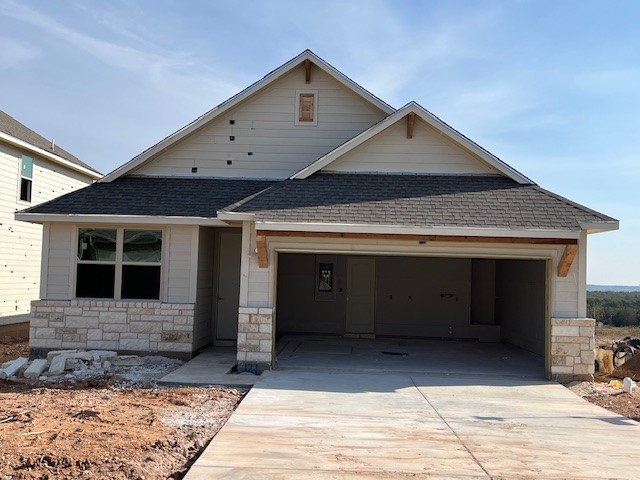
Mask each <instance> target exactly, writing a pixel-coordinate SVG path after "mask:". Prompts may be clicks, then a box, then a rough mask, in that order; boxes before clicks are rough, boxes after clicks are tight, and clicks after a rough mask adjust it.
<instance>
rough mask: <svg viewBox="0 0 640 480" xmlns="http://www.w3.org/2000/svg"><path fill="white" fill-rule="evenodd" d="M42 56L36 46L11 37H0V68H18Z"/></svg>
mask: <svg viewBox="0 0 640 480" xmlns="http://www.w3.org/2000/svg"><path fill="white" fill-rule="evenodd" d="M41 56H42V52H41V51H40V50H38V49H37V48H35V47H33V46H31V45H29V44H27V43H24V42H20V41H17V40H14V39H12V38H6V37H0V68H1V69H7V70H8V69H15V68H20V67H22V66H23V65H24V64H27V63H29V62H31V61H33V60H36V59H37V58H39V57H41Z"/></svg>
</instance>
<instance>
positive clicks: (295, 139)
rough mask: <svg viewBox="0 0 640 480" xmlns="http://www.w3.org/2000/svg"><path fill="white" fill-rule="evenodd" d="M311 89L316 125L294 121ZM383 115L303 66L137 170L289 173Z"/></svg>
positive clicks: (183, 173)
mask: <svg viewBox="0 0 640 480" xmlns="http://www.w3.org/2000/svg"><path fill="white" fill-rule="evenodd" d="M309 89H311V90H317V91H318V98H317V102H318V116H317V119H318V122H317V125H313V126H311V125H295V105H296V99H297V95H296V91H298V90H309ZM385 116H386V115H385V113H384V112H382V111H381V110H379V109H378V108H377V107H374V106H373V105H371V104H370V103H368V102H367V101H365V100H364V99H362V97H360V96H359V95H357V94H355V93H353V92H352V91H350V90H349V89H347V88H346V87H344V86H343V85H341V84H339V83H338V82H336V81H335V80H334V79H333V78H331V77H330V76H329V75H327V74H326V73H324V72H322V71H321V70H319V69H317V68H316V69H313V75H312V80H311V83H310V84H306V83H305V76H304V67H302V66H301V67H299V68H295V69H293V70H292V71H291V72H289V73H288V74H286V75H284V76H283V77H282V78H280V79H279V80H277V81H276V82H274V83H273V84H272V85H270V86H269V87H267V88H265V89H264V90H262V91H260V92H258V93H256V94H255V95H253V96H252V97H250V98H248V99H247V100H246V101H244V102H243V103H242V104H240V105H238V106H237V107H236V108H234V109H232V110H231V111H229V112H226V113H225V114H224V115H222V116H221V117H219V118H217V119H216V120H214V121H212V122H211V123H209V124H208V125H206V126H205V127H203V128H202V129H200V130H199V131H197V132H195V133H194V134H192V135H190V136H189V137H187V138H186V139H184V140H182V141H181V142H179V143H178V144H176V145H174V146H172V147H171V148H170V149H169V150H168V151H167V152H165V153H162V154H160V155H159V156H157V157H156V158H155V159H153V160H152V161H150V162H148V163H147V164H145V165H143V166H142V167H140V168H139V169H138V170H136V171H135V172H133V174H134V175H179V176H222V177H257V178H287V177H289V176H290V175H292V174H293V173H295V172H297V171H298V170H300V169H302V168H304V167H306V166H307V165H309V164H310V163H312V162H314V161H315V160H317V159H318V158H319V157H320V156H322V155H324V154H325V153H327V152H329V151H331V150H332V149H334V148H335V147H337V146H338V145H341V144H342V143H344V142H345V141H346V140H348V139H350V138H352V137H354V136H355V135H357V134H359V133H360V132H362V131H363V130H365V129H367V128H369V127H370V126H371V125H373V124H374V123H377V122H378V121H380V120H381V119H382V118H384V117H385ZM230 120H233V121H234V122H235V123H234V125H231V124H230ZM231 136H233V137H235V140H233V141H231V140H230V137H231ZM249 153H251V154H252V155H249ZM227 161H231V162H232V164H231V165H227ZM192 167H197V168H198V172H197V173H196V174H193V173H192V172H191V169H192Z"/></svg>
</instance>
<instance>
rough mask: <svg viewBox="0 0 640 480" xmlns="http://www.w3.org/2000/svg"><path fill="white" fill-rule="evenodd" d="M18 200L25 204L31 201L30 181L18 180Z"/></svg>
mask: <svg viewBox="0 0 640 480" xmlns="http://www.w3.org/2000/svg"><path fill="white" fill-rule="evenodd" d="M20 200H22V201H25V202H30V201H31V180H28V179H26V178H22V179H20Z"/></svg>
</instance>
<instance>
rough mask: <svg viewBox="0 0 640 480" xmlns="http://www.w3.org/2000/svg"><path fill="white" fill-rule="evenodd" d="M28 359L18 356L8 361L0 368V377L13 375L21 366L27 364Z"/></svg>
mask: <svg viewBox="0 0 640 480" xmlns="http://www.w3.org/2000/svg"><path fill="white" fill-rule="evenodd" d="M28 361H29V360H28V359H26V358H24V357H20V358H16V359H15V360H14V361H13V362H9V364H8V365H7V366H6V367H4V368H3V369H2V370H0V378H9V377H13V376H14V375H15V374H16V373H18V371H19V370H20V369H21V368H22V367H24V366H25V365H26V364H27V362H28Z"/></svg>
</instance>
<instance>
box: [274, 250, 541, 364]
mask: <svg viewBox="0 0 640 480" xmlns="http://www.w3.org/2000/svg"><path fill="white" fill-rule="evenodd" d="M546 271H547V265H546V261H545V260H521V259H486V258H444V257H411V256H364V255H316V254H302V253H279V255H278V278H277V319H276V333H277V339H279V340H281V339H283V338H292V337H298V338H300V337H304V338H307V339H312V340H313V339H314V338H315V339H316V340H317V341H315V342H313V344H315V345H316V347H315V348H316V351H322V348H318V347H317V346H318V345H320V343H319V341H320V340H322V341H323V342H324V343H325V344H327V342H329V343H331V344H332V345H333V347H332V348H328V347H325V350H326V351H327V352H329V353H330V352H331V351H334V352H339V351H343V350H344V349H342V350H341V349H340V348H339V347H338V345H347V344H349V342H351V341H353V339H360V340H362V341H364V340H367V341H368V342H369V343H368V344H369V345H372V343H371V342H373V341H374V340H373V339H374V338H375V341H376V342H384V341H385V340H386V341H387V342H388V341H391V340H394V341H396V343H395V345H398V343H397V340H399V339H403V340H405V341H404V343H402V345H404V346H405V347H409V346H410V345H414V346H415V345H416V343H415V342H413V344H412V343H411V342H412V341H417V340H430V341H432V340H444V339H446V340H459V341H460V342H454V343H459V344H460V347H464V348H466V349H467V350H469V349H471V348H476V347H471V345H476V346H480V345H481V344H487V343H494V344H497V343H502V344H503V345H507V346H508V347H509V348H511V347H517V348H516V349H515V350H521V351H525V352H530V353H533V354H535V356H536V357H538V358H539V359H540V360H542V359H544V355H545V324H546V320H545V316H546V310H547V309H546V302H547V288H546V278H547V274H546ZM342 338H344V339H345V341H346V343H345V342H342V343H339V342H336V340H338V339H342ZM356 341H357V340H356ZM307 343H308V342H307ZM361 343H362V342H361ZM439 343H440V344H441V343H443V342H439ZM282 345H283V343H282V342H279V346H280V352H282V348H285V347H282ZM288 348H292V347H291V345H289V347H288ZM305 348H309V347H308V345H307V346H306V347H305ZM455 348H458V347H457V346H456V347H455ZM406 349H407V348H405V350H406Z"/></svg>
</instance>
